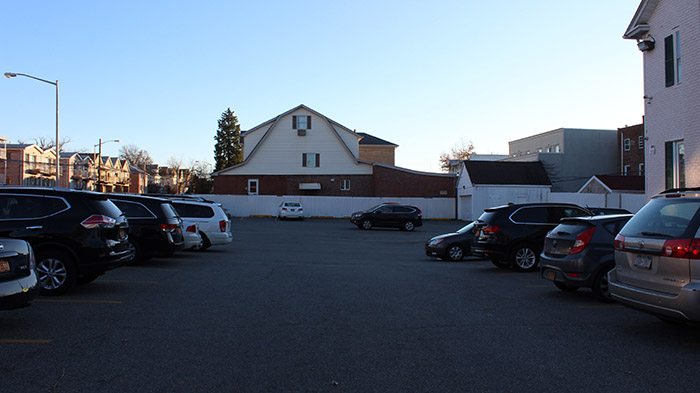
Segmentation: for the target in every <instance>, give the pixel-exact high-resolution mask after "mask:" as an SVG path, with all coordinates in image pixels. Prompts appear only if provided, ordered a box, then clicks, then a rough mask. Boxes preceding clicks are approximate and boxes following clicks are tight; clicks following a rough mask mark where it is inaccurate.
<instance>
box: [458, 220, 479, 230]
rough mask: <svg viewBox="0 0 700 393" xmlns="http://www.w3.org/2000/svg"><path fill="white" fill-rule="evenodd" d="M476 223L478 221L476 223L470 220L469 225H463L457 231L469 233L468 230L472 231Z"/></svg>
mask: <svg viewBox="0 0 700 393" xmlns="http://www.w3.org/2000/svg"><path fill="white" fill-rule="evenodd" d="M474 224H476V223H475V222H470V223H469V224H467V225H465V226H463V227H462V228H460V229H459V230H458V231H457V233H467V232H471V230H472V229H474Z"/></svg>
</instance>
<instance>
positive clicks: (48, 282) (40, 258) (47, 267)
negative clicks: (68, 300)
mask: <svg viewBox="0 0 700 393" xmlns="http://www.w3.org/2000/svg"><path fill="white" fill-rule="evenodd" d="M36 261H37V263H36V270H37V273H38V274H39V281H40V282H41V294H42V295H48V296H56V295H62V294H64V293H65V292H66V291H67V290H68V288H70V287H72V286H73V284H75V281H76V279H77V277H76V271H75V261H74V259H73V257H71V256H70V255H68V254H67V253H66V252H64V251H59V250H47V251H41V252H38V253H37V257H36Z"/></svg>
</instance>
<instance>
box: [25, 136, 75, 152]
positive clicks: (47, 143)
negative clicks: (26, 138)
mask: <svg viewBox="0 0 700 393" xmlns="http://www.w3.org/2000/svg"><path fill="white" fill-rule="evenodd" d="M32 140H33V141H34V143H35V144H36V145H37V146H39V147H40V148H41V150H47V149H53V147H54V146H56V140H55V139H51V138H47V137H45V136H40V137H38V138H32ZM20 143H21V142H20ZM69 143H70V138H63V139H61V141H60V142H59V143H58V148H59V149H60V150H64V149H63V146H65V145H67V144H69Z"/></svg>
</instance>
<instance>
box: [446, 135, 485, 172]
mask: <svg viewBox="0 0 700 393" xmlns="http://www.w3.org/2000/svg"><path fill="white" fill-rule="evenodd" d="M475 153H476V152H475V151H474V143H473V142H472V141H469V143H468V144H467V143H465V142H464V140H463V139H460V140H459V142H457V143H455V144H454V146H452V150H450V152H449V153H442V154H440V168H442V170H444V171H449V170H450V162H452V161H464V160H468V159H469V157H471V155H472V154H475Z"/></svg>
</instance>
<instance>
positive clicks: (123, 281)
mask: <svg viewBox="0 0 700 393" xmlns="http://www.w3.org/2000/svg"><path fill="white" fill-rule="evenodd" d="M97 282H116V283H128V284H160V283H159V282H158V281H131V280H97Z"/></svg>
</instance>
